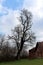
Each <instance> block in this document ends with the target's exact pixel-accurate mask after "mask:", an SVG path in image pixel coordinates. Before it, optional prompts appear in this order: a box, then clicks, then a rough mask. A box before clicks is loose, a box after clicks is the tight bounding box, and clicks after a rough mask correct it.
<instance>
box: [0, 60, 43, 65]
mask: <svg viewBox="0 0 43 65" xmlns="http://www.w3.org/2000/svg"><path fill="white" fill-rule="evenodd" d="M0 65H43V59H32V60H28V59H22V60H18V61H12V62H1V63H0Z"/></svg>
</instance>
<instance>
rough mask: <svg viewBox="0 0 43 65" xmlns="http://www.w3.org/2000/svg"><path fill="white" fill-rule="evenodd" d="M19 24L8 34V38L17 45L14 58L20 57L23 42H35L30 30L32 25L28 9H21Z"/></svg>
mask: <svg viewBox="0 0 43 65" xmlns="http://www.w3.org/2000/svg"><path fill="white" fill-rule="evenodd" d="M19 21H20V23H21V24H20V25H18V26H16V27H15V28H14V29H13V30H12V33H13V34H12V35H11V36H9V39H13V41H15V43H16V45H17V56H16V58H17V59H19V58H20V53H21V51H22V49H23V46H24V44H25V42H28V44H29V43H30V44H33V43H34V42H35V38H36V37H35V35H34V33H33V32H32V31H31V27H32V14H31V12H28V10H25V9H23V10H21V13H20V18H19Z"/></svg>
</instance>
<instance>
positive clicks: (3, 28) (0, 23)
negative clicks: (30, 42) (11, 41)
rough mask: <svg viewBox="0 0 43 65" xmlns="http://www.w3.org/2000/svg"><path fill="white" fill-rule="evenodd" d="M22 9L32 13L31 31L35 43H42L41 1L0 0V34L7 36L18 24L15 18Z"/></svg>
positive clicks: (42, 7)
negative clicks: (35, 39) (33, 33)
mask: <svg viewBox="0 0 43 65" xmlns="http://www.w3.org/2000/svg"><path fill="white" fill-rule="evenodd" d="M23 8H25V9H28V10H29V11H31V12H32V14H33V19H32V22H33V26H32V30H33V31H34V32H35V34H36V38H37V41H43V0H0V34H9V33H10V31H11V28H13V27H14V26H15V25H17V24H18V23H19V22H18V20H17V17H18V16H19V11H20V10H21V9H23Z"/></svg>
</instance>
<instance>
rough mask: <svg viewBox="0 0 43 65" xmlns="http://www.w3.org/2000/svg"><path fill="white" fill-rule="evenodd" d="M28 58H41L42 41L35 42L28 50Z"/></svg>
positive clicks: (42, 54) (42, 51)
mask: <svg viewBox="0 0 43 65" xmlns="http://www.w3.org/2000/svg"><path fill="white" fill-rule="evenodd" d="M29 58H30V59H32V58H43V42H37V44H36V47H35V48H32V49H31V50H29Z"/></svg>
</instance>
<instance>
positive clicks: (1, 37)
mask: <svg viewBox="0 0 43 65" xmlns="http://www.w3.org/2000/svg"><path fill="white" fill-rule="evenodd" d="M4 41H5V35H1V34H0V50H2V46H3V43H4Z"/></svg>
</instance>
